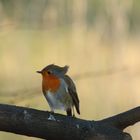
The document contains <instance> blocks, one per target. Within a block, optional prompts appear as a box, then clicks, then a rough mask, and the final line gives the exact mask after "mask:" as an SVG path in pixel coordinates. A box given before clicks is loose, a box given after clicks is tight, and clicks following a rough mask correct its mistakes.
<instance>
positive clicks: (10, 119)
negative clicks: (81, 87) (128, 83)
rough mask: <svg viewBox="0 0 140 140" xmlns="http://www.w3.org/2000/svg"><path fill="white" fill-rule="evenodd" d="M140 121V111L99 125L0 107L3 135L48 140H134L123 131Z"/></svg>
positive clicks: (45, 112)
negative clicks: (19, 135) (8, 134)
mask: <svg viewBox="0 0 140 140" xmlns="http://www.w3.org/2000/svg"><path fill="white" fill-rule="evenodd" d="M138 121H140V107H137V108H135V109H132V110H130V111H127V112H124V113H121V114H119V115H116V116H113V117H110V118H107V119H103V120H100V121H89V120H82V119H78V118H73V117H68V116H64V115H60V114H56V113H55V114H51V113H50V112H48V111H39V110H35V109H31V108H26V107H18V106H12V105H4V104H0V131H6V132H12V133H16V134H21V135H27V136H32V137H38V138H43V139H47V140H58V139H61V140H71V139H72V140H132V138H131V136H130V135H129V134H126V133H124V132H123V131H122V130H123V129H124V128H126V127H128V126H129V125H132V124H134V123H136V122H138Z"/></svg>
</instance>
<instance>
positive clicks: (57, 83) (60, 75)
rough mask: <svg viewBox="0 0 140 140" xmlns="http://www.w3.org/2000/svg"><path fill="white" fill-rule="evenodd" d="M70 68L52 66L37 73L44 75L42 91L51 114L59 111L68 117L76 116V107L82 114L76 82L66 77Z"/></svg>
mask: <svg viewBox="0 0 140 140" xmlns="http://www.w3.org/2000/svg"><path fill="white" fill-rule="evenodd" d="M68 68H69V67H68V66H64V67H60V66H57V65H54V64H50V65H48V66H46V67H45V68H43V69H42V70H41V71H37V73H40V74H41V75H42V91H43V94H44V96H45V98H46V100H47V101H48V104H49V106H50V108H51V112H53V113H54V110H56V109H59V110H64V111H66V112H67V115H68V116H72V115H73V116H75V114H74V107H75V108H76V111H77V113H78V114H80V109H79V98H78V95H77V91H76V87H75V84H74V82H73V81H72V79H71V78H70V77H69V76H68V75H66V73H67V71H68ZM72 112H73V114H72Z"/></svg>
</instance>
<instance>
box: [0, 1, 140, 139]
mask: <svg viewBox="0 0 140 140" xmlns="http://www.w3.org/2000/svg"><path fill="white" fill-rule="evenodd" d="M139 13H140V1H139V0H121V1H120V0H104V1H103V0H59V1H58V0H0V103H5V104H14V105H20V106H27V107H32V108H35V109H41V110H49V107H48V104H47V102H46V100H45V98H44V96H43V94H42V91H41V76H40V75H38V74H37V73H36V71H37V70H41V69H42V68H43V67H45V66H46V65H48V64H51V63H55V64H57V65H60V66H64V65H69V66H70V69H69V72H68V74H69V75H70V76H71V77H72V78H73V79H74V81H75V83H76V86H77V91H78V94H79V98H80V108H81V115H80V116H78V115H77V117H80V118H83V119H92V120H100V119H103V118H106V117H109V116H112V115H115V114H117V113H120V112H123V111H126V110H129V109H131V108H134V107H136V106H139V105H140V88H139V87H140V85H139V83H140V14H139ZM58 113H65V112H58ZM126 131H127V132H129V133H131V134H132V136H133V139H134V140H138V139H140V123H137V124H136V125H134V126H132V127H129V128H128V129H127V130H126ZM0 139H2V140H9V139H10V140H12V139H13V140H29V139H30V140H35V138H29V137H25V136H20V135H14V134H10V133H4V132H0Z"/></svg>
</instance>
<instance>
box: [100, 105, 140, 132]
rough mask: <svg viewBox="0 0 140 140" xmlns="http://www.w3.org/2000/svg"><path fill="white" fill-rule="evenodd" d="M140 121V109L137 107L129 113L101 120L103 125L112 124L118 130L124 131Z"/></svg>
mask: <svg viewBox="0 0 140 140" xmlns="http://www.w3.org/2000/svg"><path fill="white" fill-rule="evenodd" d="M139 121H140V107H136V108H134V109H131V110H129V111H126V112H123V113H120V114H118V115H115V116H112V117H109V118H107V119H104V120H101V121H100V122H101V123H107V124H110V125H112V126H114V127H116V128H118V129H121V130H124V129H125V128H126V127H128V126H130V125H134V124H135V123H136V122H139Z"/></svg>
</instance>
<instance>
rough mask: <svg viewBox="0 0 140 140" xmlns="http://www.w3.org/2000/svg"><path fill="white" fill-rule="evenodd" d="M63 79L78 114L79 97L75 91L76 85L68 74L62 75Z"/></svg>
mask: <svg viewBox="0 0 140 140" xmlns="http://www.w3.org/2000/svg"><path fill="white" fill-rule="evenodd" d="M64 80H65V82H66V83H67V85H68V92H69V94H70V96H71V97H72V100H73V103H74V105H75V108H76V111H77V113H78V114H80V109H79V98H78V94H77V92H76V87H75V84H74V82H73V81H72V79H71V78H70V77H69V76H68V75H64Z"/></svg>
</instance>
